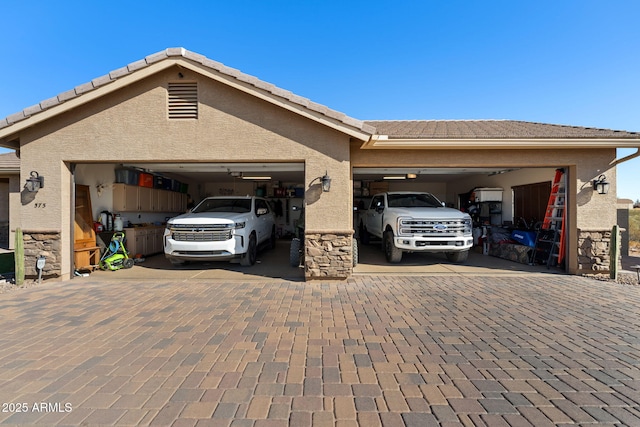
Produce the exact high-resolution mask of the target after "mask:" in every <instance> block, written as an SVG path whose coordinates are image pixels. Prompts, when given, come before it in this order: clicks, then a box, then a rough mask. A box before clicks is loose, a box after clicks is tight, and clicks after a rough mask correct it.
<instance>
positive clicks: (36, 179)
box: [24, 171, 44, 193]
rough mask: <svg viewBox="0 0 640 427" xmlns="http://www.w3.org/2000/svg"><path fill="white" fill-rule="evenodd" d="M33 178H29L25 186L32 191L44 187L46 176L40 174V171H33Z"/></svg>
mask: <svg viewBox="0 0 640 427" xmlns="http://www.w3.org/2000/svg"><path fill="white" fill-rule="evenodd" d="M30 175H31V178H27V182H26V184H25V185H24V188H26V189H27V191H29V192H30V193H36V192H38V190H39V189H41V188H44V176H40V175H38V172H36V171H31V173H30Z"/></svg>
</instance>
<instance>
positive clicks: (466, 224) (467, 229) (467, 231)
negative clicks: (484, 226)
mask: <svg viewBox="0 0 640 427" xmlns="http://www.w3.org/2000/svg"><path fill="white" fill-rule="evenodd" d="M471 233H472V229H471V218H465V220H464V234H471Z"/></svg>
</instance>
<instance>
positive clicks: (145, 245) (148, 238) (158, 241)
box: [124, 227, 164, 257]
mask: <svg viewBox="0 0 640 427" xmlns="http://www.w3.org/2000/svg"><path fill="white" fill-rule="evenodd" d="M124 233H125V236H126V239H127V241H126V246H127V251H128V252H129V256H131V257H133V256H135V255H136V254H141V255H143V256H148V255H153V254H157V253H161V252H162V251H163V246H162V236H163V235H164V227H134V228H125V229H124Z"/></svg>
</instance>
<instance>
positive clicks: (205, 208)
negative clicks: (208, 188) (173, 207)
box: [191, 199, 251, 213]
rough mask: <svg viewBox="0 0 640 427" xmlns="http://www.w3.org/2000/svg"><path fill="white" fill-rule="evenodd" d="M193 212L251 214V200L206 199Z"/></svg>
mask: <svg viewBox="0 0 640 427" xmlns="http://www.w3.org/2000/svg"><path fill="white" fill-rule="evenodd" d="M191 212H193V213H203V212H235V213H247V212H251V199H204V200H203V201H202V202H200V204H199V205H198V206H196V207H195V208H193V210H192V211H191Z"/></svg>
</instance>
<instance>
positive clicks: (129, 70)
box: [0, 49, 375, 149]
mask: <svg viewBox="0 0 640 427" xmlns="http://www.w3.org/2000/svg"><path fill="white" fill-rule="evenodd" d="M174 50H175V51H176V52H177V51H178V50H177V49H168V50H167V52H166V55H167V56H163V55H165V53H164V52H160V53H158V54H156V55H151V56H150V57H148V58H146V59H145V60H142V61H138V62H137V63H133V64H130V65H129V66H127V67H123V68H122V69H119V70H115V71H113V72H111V73H110V74H109V75H106V76H103V77H101V78H97V79H94V80H92V81H91V82H90V83H87V84H84V85H80V86H78V87H77V88H74V89H72V90H70V91H68V92H65V93H62V94H59V95H58V96H57V97H53V98H51V99H50V100H45V101H43V102H41V103H40V104H37V105H34V106H32V107H29V108H27V109H25V110H23V111H22V112H20V113H16V114H15V115H12V116H9V117H8V118H7V119H5V120H7V121H9V119H11V118H13V117H15V121H14V122H13V123H12V122H11V121H9V123H8V125H7V126H4V127H1V128H0V146H3V147H7V148H12V149H18V148H19V135H20V132H22V131H23V130H25V129H27V128H30V127H32V126H35V125H37V124H39V123H41V122H43V121H45V120H49V119H51V118H52V117H54V116H56V115H58V114H62V113H64V112H66V111H69V110H71V109H73V108H77V107H79V106H81V105H84V104H86V103H88V102H91V101H93V100H95V99H97V98H100V97H102V96H104V95H106V94H108V93H110V92H113V91H116V90H118V89H121V88H123V87H126V86H128V85H131V84H133V83H135V82H138V81H140V80H142V79H144V78H146V77H148V76H151V75H153V74H156V73H158V72H160V71H163V70H165V69H167V68H170V67H173V66H176V65H179V66H181V67H184V68H187V69H190V70H192V71H194V72H197V73H199V74H202V75H205V76H207V77H209V78H212V79H214V80H216V81H219V82H222V83H224V84H226V85H229V86H231V87H234V88H236V89H238V90H241V91H243V92H245V93H248V94H251V95H253V96H256V97H258V98H260V99H262V100H265V101H267V102H270V103H272V104H275V105H278V106H280V107H282V108H285V109H287V110H289V111H292V112H294V113H296V114H299V115H301V116H303V117H306V118H309V119H311V120H313V121H316V122H318V123H321V124H323V125H325V126H328V127H330V128H333V129H335V130H337V131H339V132H342V133H345V134H347V135H349V136H351V137H353V138H356V139H359V140H361V141H367V140H369V138H370V137H371V135H372V134H373V133H374V132H375V129H374V128H373V127H372V126H370V125H367V124H365V123H364V122H361V121H359V120H356V119H353V118H351V117H348V116H346V115H345V114H343V113H339V112H337V111H334V110H331V109H329V108H327V107H324V106H322V105H320V104H316V103H314V102H312V101H310V100H308V99H306V98H302V97H299V96H297V95H294V94H293V93H291V92H289V91H286V90H283V89H279V88H277V87H276V86H274V85H271V84H269V83H266V82H263V81H261V80H259V79H257V78H254V77H252V76H249V75H247V74H243V73H241V72H239V71H238V70H235V69H232V68H229V67H226V66H224V65H222V64H220V63H218V62H215V61H212V60H209V59H207V58H205V57H203V56H201V55H198V54H194V53H193V52H189V51H184V50H180V51H179V53H180V54H179V55H178V54H176V52H173V51H174ZM158 58H161V59H160V60H159V59H158ZM142 62H145V63H144V64H142Z"/></svg>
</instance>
